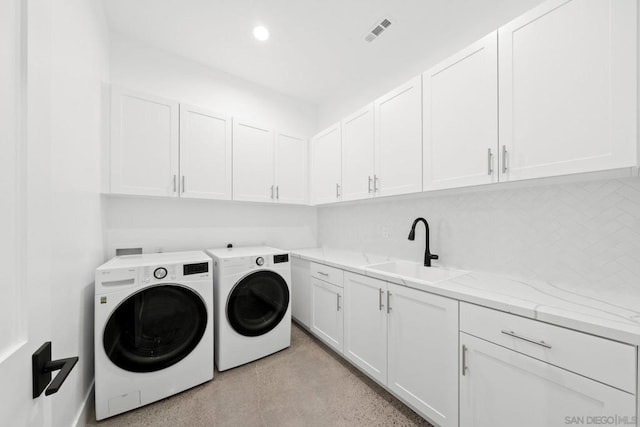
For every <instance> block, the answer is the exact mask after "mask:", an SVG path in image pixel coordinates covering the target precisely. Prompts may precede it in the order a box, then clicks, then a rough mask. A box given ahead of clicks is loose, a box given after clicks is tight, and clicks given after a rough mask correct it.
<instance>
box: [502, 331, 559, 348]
mask: <svg viewBox="0 0 640 427" xmlns="http://www.w3.org/2000/svg"><path fill="white" fill-rule="evenodd" d="M500 332H502V333H503V334H505V335H509V336H510V337H513V338H518V339H519V340H523V341H526V342H530V343H531V344H536V345H539V346H541V347H544V348H551V346H550V345H549V344H547V343H546V342H544V341H537V340H534V339H531V338H527V337H523V336H522V335H518V334H516V333H515V332H513V331H507V330H505V329H503V330H501V331H500Z"/></svg>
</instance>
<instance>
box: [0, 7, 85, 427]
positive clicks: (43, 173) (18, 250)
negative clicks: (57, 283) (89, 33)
mask: <svg viewBox="0 0 640 427" xmlns="http://www.w3.org/2000/svg"><path fill="white" fill-rule="evenodd" d="M24 4H25V2H23V1H20V0H7V1H3V2H0V93H1V94H2V96H0V152H2V158H3V160H4V161H3V165H2V167H3V170H2V178H0V198H2V209H0V236H2V238H0V271H2V275H3V277H2V284H1V285H0V378H1V379H2V385H3V386H2V388H0V402H1V403H0V424H2V425H6V426H50V425H52V406H51V403H52V398H51V397H45V395H44V394H42V395H41V396H40V397H38V398H36V399H34V398H33V397H32V376H31V355H32V354H33V353H34V351H35V350H37V349H38V348H39V347H40V346H41V345H42V344H43V343H44V342H45V341H47V340H50V339H51V327H50V325H51V318H52V317H51V308H50V306H49V304H50V301H51V298H50V296H51V289H50V286H49V284H48V283H49V281H50V277H49V273H50V272H51V267H50V264H49V262H50V259H51V257H50V253H51V251H52V247H51V241H50V237H51V234H50V230H51V224H50V211H51V184H50V182H51V179H50V176H51V174H50V164H51V144H50V131H51V129H50V104H49V102H50V99H49V91H50V86H49V76H50V68H49V63H48V57H50V55H51V48H50V45H48V43H49V37H48V34H47V33H46V31H44V29H46V28H47V25H48V24H50V22H49V17H48V16H47V13H46V8H42V7H40V6H39V3H38V2H35V3H34V4H32V3H29V5H31V7H25V8H23V5H24ZM41 21H44V22H41ZM23 25H24V26H23ZM41 29H43V30H41ZM41 31H42V34H40V32H41ZM27 77H28V80H27ZM22 83H27V87H26V90H24V87H23V84H22ZM55 344H56V343H55V342H54V343H53V345H52V351H53V354H52V356H53V357H54V358H56V357H57V356H65V357H66V356H68V355H60V354H59V353H58V352H56V345H55ZM69 356H70V355H69ZM55 374H56V373H55V372H54V373H53V375H55ZM71 375H74V374H73V372H72V373H71ZM62 390H63V391H64V386H63V389H62Z"/></svg>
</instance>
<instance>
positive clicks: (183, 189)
mask: <svg viewBox="0 0 640 427" xmlns="http://www.w3.org/2000/svg"><path fill="white" fill-rule="evenodd" d="M182 192H183V193H184V192H185V187H184V175H182Z"/></svg>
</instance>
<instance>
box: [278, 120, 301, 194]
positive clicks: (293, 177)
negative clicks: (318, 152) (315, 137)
mask: <svg viewBox="0 0 640 427" xmlns="http://www.w3.org/2000/svg"><path fill="white" fill-rule="evenodd" d="M308 164H309V156H308V142H307V140H306V138H301V137H297V136H292V135H289V134H285V133H282V132H278V133H277V134H276V168H275V171H276V178H275V185H276V200H277V201H278V202H281V203H290V204H296V205H304V204H306V203H307V194H308V190H307V188H308V185H307V184H308V181H309V170H308V168H307V165H308Z"/></svg>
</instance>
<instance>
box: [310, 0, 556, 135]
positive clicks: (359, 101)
mask: <svg viewBox="0 0 640 427" xmlns="http://www.w3.org/2000/svg"><path fill="white" fill-rule="evenodd" d="M543 1H544V0H506V1H500V0H498V1H494V2H488V3H487V5H485V6H484V7H481V8H480V10H478V9H476V8H475V7H474V6H473V5H470V6H461V5H460V4H458V5H451V7H458V9H457V10H456V22H455V25H449V24H448V22H441V23H439V25H440V26H441V28H439V29H438V30H437V31H434V32H435V33H436V34H437V35H434V36H435V37H437V39H438V40H436V41H434V40H428V41H425V43H422V42H421V41H420V40H415V43H414V44H413V45H412V46H411V48H410V49H407V58H406V60H405V61H404V62H403V63H401V64H398V66H397V67H396V68H395V71H394V72H393V73H390V74H388V75H387V76H386V77H385V78H384V79H381V80H378V81H376V82H375V83H373V84H372V83H371V82H370V80H369V79H367V78H366V76H363V78H362V79H360V80H359V81H358V80H354V81H353V83H352V86H351V88H350V90H349V91H345V92H344V93H342V94H341V96H340V97H338V98H336V99H333V100H330V101H328V102H325V103H322V104H321V105H319V106H318V131H321V130H323V129H325V128H327V127H328V126H330V125H331V124H332V123H335V122H337V121H338V120H340V119H342V118H343V117H346V116H347V115H349V114H351V113H352V112H354V111H356V110H357V109H358V108H360V107H363V106H364V105H365V104H367V103H369V102H371V101H373V100H375V99H376V98H378V97H379V96H382V95H384V94H385V93H387V92H388V91H390V90H391V89H393V88H395V87H397V86H399V85H401V84H403V83H404V82H406V81H408V80H409V79H411V78H412V77H415V76H417V75H419V74H421V73H423V72H424V71H426V70H428V69H429V68H430V67H432V66H434V65H436V64H437V63H439V62H440V61H442V60H444V59H446V58H448V57H449V56H451V55H452V54H454V53H456V52H458V51H459V50H461V49H462V48H464V47H466V46H468V45H470V44H471V43H473V42H475V41H477V40H479V39H481V38H482V37H484V36H485V35H487V34H489V33H490V32H492V31H495V30H497V29H498V28H499V27H500V26H502V25H504V24H506V23H507V22H509V21H511V20H512V19H514V18H516V17H518V16H520V15H521V14H523V13H524V12H526V11H528V10H530V9H532V8H533V7H535V6H536V5H538V4H540V3H542V2H543ZM436 7H437V6H436ZM397 25H402V22H400V23H398V24H397ZM461 28H463V29H464V30H463V31H460V29H461ZM391 31H393V30H391ZM383 37H384V36H383ZM373 43H376V42H375V41H374V42H373ZM425 45H428V46H429V48H428V49H425V48H424V46H425ZM372 47H374V45H372ZM381 60H384V58H381Z"/></svg>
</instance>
